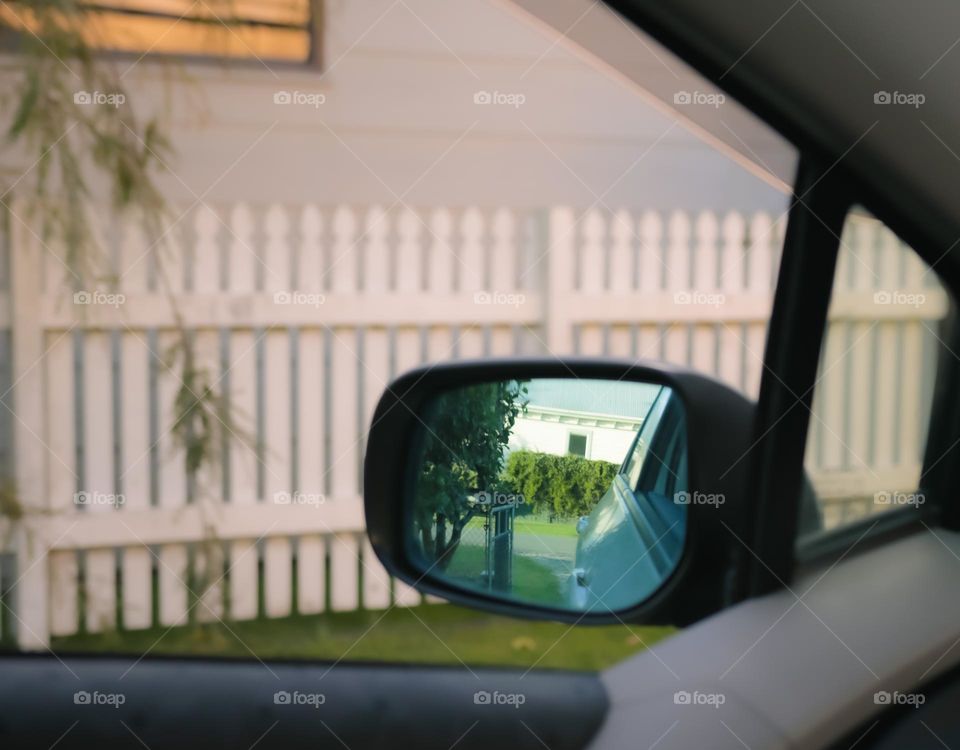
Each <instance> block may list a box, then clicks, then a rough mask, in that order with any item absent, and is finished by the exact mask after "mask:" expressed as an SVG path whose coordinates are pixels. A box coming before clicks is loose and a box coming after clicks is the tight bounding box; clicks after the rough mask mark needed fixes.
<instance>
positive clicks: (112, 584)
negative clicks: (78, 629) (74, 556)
mask: <svg viewBox="0 0 960 750" xmlns="http://www.w3.org/2000/svg"><path fill="white" fill-rule="evenodd" d="M84 593H85V600H86V614H85V620H86V624H87V630H88V631H89V632H91V633H101V632H103V631H104V630H112V629H113V628H114V627H115V626H116V612H117V599H116V596H117V589H116V558H115V555H114V553H113V550H112V549H91V550H87V553H86V565H85V570H84Z"/></svg>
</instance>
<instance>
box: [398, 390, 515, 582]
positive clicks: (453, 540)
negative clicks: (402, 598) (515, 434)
mask: <svg viewBox="0 0 960 750" xmlns="http://www.w3.org/2000/svg"><path fill="white" fill-rule="evenodd" d="M525 395H526V387H525V386H524V385H523V384H522V383H519V382H517V381H506V382H498V383H484V384H481V385H475V386H470V387H467V388H461V389H458V390H454V391H449V392H448V393H445V394H442V395H441V396H439V397H438V398H437V399H436V400H435V401H434V402H433V403H432V404H431V406H430V410H429V413H428V414H427V416H426V419H425V420H424V423H425V424H426V426H427V427H426V430H425V434H424V438H423V450H422V452H421V454H420V462H421V469H420V479H419V481H418V483H417V495H416V499H415V503H414V523H415V524H416V530H417V533H418V535H419V536H420V541H421V544H422V546H423V551H424V553H425V554H426V555H427V556H428V557H429V558H430V559H431V560H435V561H437V562H439V563H440V564H441V566H443V565H445V564H447V563H448V562H449V559H450V554H451V553H452V552H453V551H454V550H455V549H456V547H457V545H458V544H459V542H460V534H461V532H462V531H463V527H464V525H465V524H466V523H467V521H469V520H470V518H471V517H472V516H473V515H474V514H475V513H476V512H477V508H476V507H475V506H471V505H470V504H468V502H467V501H468V497H469V496H470V495H473V494H474V493H476V492H477V491H478V490H495V489H498V488H499V486H500V485H499V484H498V477H499V476H500V472H501V469H502V468H503V454H504V451H505V449H506V447H507V443H508V442H509V440H510V433H511V431H512V430H513V425H514V423H515V422H516V419H517V415H518V414H520V412H521V411H522V409H523V408H524V406H525V405H526V404H525V402H524V401H523V398H524V396H525ZM448 526H449V535H448V533H447V532H448Z"/></svg>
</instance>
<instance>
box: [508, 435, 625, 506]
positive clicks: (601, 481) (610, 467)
mask: <svg viewBox="0 0 960 750" xmlns="http://www.w3.org/2000/svg"><path fill="white" fill-rule="evenodd" d="M619 468H620V467H619V466H617V465H616V464H612V463H609V462H608V461H591V460H590V459H587V458H581V457H580V456H555V455H552V454H549V453H536V452H534V451H514V452H513V453H511V454H510V455H509V456H508V457H507V464H506V466H505V467H504V470H503V473H502V474H501V480H502V482H503V484H505V485H506V487H507V488H508V491H510V492H514V493H516V494H519V495H523V498H524V503H525V504H526V506H527V507H529V508H530V509H531V510H532V511H533V512H534V513H549V514H551V515H553V516H557V517H560V518H575V517H577V516H586V515H589V513H590V511H591V510H593V507H594V506H595V505H596V504H597V503H598V502H599V501H600V498H601V497H603V493H604V492H606V491H607V489H608V488H609V487H610V484H611V483H612V482H613V478H614V477H615V476H616V475H617V470H618V469H619Z"/></svg>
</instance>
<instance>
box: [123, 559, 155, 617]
mask: <svg viewBox="0 0 960 750" xmlns="http://www.w3.org/2000/svg"><path fill="white" fill-rule="evenodd" d="M151 560H152V557H151V555H150V550H149V549H148V548H147V547H144V546H139V547H126V548H125V549H124V550H123V562H122V565H123V573H122V575H121V580H122V589H121V591H122V597H123V627H124V628H125V629H127V630H137V629H142V628H148V627H150V625H151V624H152V622H153V581H152V576H151V573H152V565H151Z"/></svg>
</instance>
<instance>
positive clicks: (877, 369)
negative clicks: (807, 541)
mask: <svg viewBox="0 0 960 750" xmlns="http://www.w3.org/2000/svg"><path fill="white" fill-rule="evenodd" d="M951 305H952V301H951V299H950V297H949V295H948V293H947V292H946V290H945V288H944V287H943V286H942V284H941V283H940V281H939V280H938V279H937V274H936V270H935V269H932V268H930V267H929V266H928V265H926V264H925V263H924V262H923V261H922V260H921V259H920V258H919V256H917V254H916V253H915V252H914V251H913V250H912V249H911V248H909V247H908V246H907V245H905V244H904V243H903V242H901V241H900V240H899V239H898V238H897V236H896V235H895V234H893V233H892V232H891V231H890V230H889V229H887V228H886V227H885V226H884V225H883V224H882V223H881V222H879V221H877V220H876V219H874V218H873V217H871V216H869V215H868V214H866V213H865V212H863V211H856V212H854V213H852V214H851V215H850V217H849V218H848V220H847V223H846V226H845V228H844V232H843V235H842V245H841V248H840V254H839V259H838V265H837V270H836V274H835V278H834V285H833V292H832V297H831V300H830V310H829V314H828V324H827V329H826V333H825V337H824V341H823V344H822V347H821V355H820V365H819V368H818V372H817V380H816V386H815V390H814V397H813V406H812V409H811V413H810V425H809V432H808V436H807V446H806V452H805V455H804V467H805V469H806V472H807V477H808V480H809V483H810V487H808V489H807V492H806V493H805V498H806V501H805V505H806V507H804V508H802V509H801V514H802V518H803V520H802V523H801V533H802V534H803V535H805V536H806V537H807V538H809V537H812V536H815V535H817V534H818V533H821V532H829V531H833V530H835V529H838V528H841V527H843V526H844V525H846V524H849V523H851V522H854V521H857V520H860V519H863V518H869V517H872V516H875V515H877V514H880V513H884V512H889V511H892V510H896V509H911V508H912V509H916V508H919V507H921V506H922V505H923V503H924V502H925V497H924V494H923V492H922V490H921V489H920V488H921V486H922V461H923V455H924V449H925V447H926V441H927V429H928V426H929V423H930V410H931V405H932V400H933V384H934V378H935V376H936V369H937V361H938V358H939V357H940V356H943V354H942V352H943V348H942V335H941V333H940V324H941V323H942V322H943V320H944V319H945V317H946V316H947V314H948V312H949V309H950V306H951ZM948 356H949V355H948Z"/></svg>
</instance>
